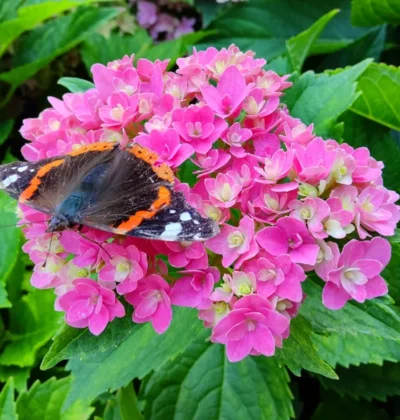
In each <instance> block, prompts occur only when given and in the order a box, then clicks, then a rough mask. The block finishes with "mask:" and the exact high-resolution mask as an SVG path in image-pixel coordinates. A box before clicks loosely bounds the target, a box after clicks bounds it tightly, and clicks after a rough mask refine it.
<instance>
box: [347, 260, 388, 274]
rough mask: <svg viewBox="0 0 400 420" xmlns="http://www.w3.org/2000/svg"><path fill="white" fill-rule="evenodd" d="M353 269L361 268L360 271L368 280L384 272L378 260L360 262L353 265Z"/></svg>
mask: <svg viewBox="0 0 400 420" xmlns="http://www.w3.org/2000/svg"><path fill="white" fill-rule="evenodd" d="M353 267H355V268H359V269H360V271H361V272H362V273H363V274H364V275H365V276H366V277H368V278H370V277H375V276H377V275H378V274H380V272H381V271H382V270H383V265H382V264H381V263H380V262H379V261H377V260H364V259H362V260H360V261H356V262H355V263H354V264H353Z"/></svg>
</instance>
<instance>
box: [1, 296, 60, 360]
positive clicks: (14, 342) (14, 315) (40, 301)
mask: <svg viewBox="0 0 400 420" xmlns="http://www.w3.org/2000/svg"><path fill="white" fill-rule="evenodd" d="M59 319H60V314H59V313H57V312H55V311H54V293H53V291H52V290H34V291H32V292H30V293H28V294H27V295H24V296H23V297H22V298H21V299H20V300H19V301H18V302H16V303H15V305H13V307H12V309H11V310H10V326H9V332H10V335H11V337H10V339H11V341H10V342H9V343H7V344H6V346H5V348H4V350H3V353H1V354H0V365H5V366H10V365H16V366H20V367H25V366H33V364H34V363H35V360H36V352H37V351H38V350H39V349H40V348H41V347H42V346H43V345H44V344H46V343H47V342H48V341H49V340H50V339H51V337H52V336H53V335H54V334H55V332H56V331H57V329H58V327H59V324H58V320H59Z"/></svg>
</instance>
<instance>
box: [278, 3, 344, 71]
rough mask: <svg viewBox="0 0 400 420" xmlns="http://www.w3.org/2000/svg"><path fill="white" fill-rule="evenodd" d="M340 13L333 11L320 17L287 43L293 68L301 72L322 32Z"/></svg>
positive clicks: (336, 10)
mask: <svg viewBox="0 0 400 420" xmlns="http://www.w3.org/2000/svg"><path fill="white" fill-rule="evenodd" d="M338 13H339V9H334V10H331V11H330V12H329V13H326V14H325V15H324V16H322V17H320V18H319V19H318V20H317V21H316V22H315V23H314V24H313V25H312V26H310V27H309V28H308V29H306V30H305V31H303V32H301V33H299V34H298V35H296V36H294V37H292V38H290V39H288V40H287V41H286V48H287V52H288V55H289V59H290V62H291V64H292V68H293V69H294V70H298V71H300V70H301V68H302V67H303V63H304V61H305V59H306V58H307V56H308V53H309V51H310V49H311V47H312V45H313V44H314V43H315V41H316V40H317V39H318V37H319V35H320V34H321V32H322V31H323V30H324V29H325V27H326V25H327V24H328V23H329V22H330V21H331V20H332V18H333V17H334V16H336V15H337V14H338Z"/></svg>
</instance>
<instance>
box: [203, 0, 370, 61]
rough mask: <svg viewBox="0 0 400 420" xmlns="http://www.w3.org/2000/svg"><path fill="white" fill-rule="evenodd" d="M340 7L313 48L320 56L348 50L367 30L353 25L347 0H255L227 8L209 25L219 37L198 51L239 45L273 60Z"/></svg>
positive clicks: (259, 55)
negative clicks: (299, 34) (294, 39)
mask: <svg viewBox="0 0 400 420" xmlns="http://www.w3.org/2000/svg"><path fill="white" fill-rule="evenodd" d="M336 8H339V9H341V13H340V15H339V16H337V17H336V18H335V19H334V20H333V21H332V22H331V23H330V24H329V25H328V26H327V27H326V28H325V30H324V32H323V33H322V36H321V37H320V39H319V40H318V41H317V42H316V43H315V45H314V46H313V48H312V53H315V54H321V53H327V52H332V51H336V50H338V49H340V48H343V47H345V46H346V45H348V44H349V43H351V42H352V41H354V40H355V39H357V38H359V37H360V36H362V35H363V34H364V33H365V32H366V31H365V30H364V29H360V28H354V27H352V26H351V24H350V3H349V2H348V1H347V0H328V1H324V2H321V1H319V0H309V1H307V6H306V7H305V5H304V3H303V2H299V1H297V0H282V1H279V2H276V1H273V0H252V1H251V2H248V3H242V4H236V5H231V7H226V8H224V9H223V10H222V11H221V13H220V16H219V17H217V19H215V20H214V21H213V22H212V24H211V25H210V26H209V28H210V29H216V30H217V31H218V34H217V35H215V36H212V37H210V38H207V41H206V42H202V44H201V45H200V46H199V48H203V47H207V46H214V47H216V48H221V47H228V46H229V45H230V44H232V43H234V44H236V45H237V46H238V47H239V48H240V49H241V50H242V51H246V50H248V49H250V50H253V51H255V52H256V54H257V56H258V58H261V57H262V58H266V59H268V60H269V59H272V58H274V57H277V56H280V55H282V54H284V53H285V52H286V46H285V43H286V40H287V39H289V38H291V37H293V36H295V35H297V34H298V33H300V32H302V31H305V30H306V29H307V28H309V27H310V26H311V25H313V24H314V22H315V21H316V20H317V19H319V18H320V17H321V16H322V15H324V14H326V13H328V12H330V11H331V10H332V9H336Z"/></svg>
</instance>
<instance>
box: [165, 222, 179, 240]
mask: <svg viewBox="0 0 400 420" xmlns="http://www.w3.org/2000/svg"><path fill="white" fill-rule="evenodd" d="M181 232H182V225H181V224H180V223H168V225H167V226H165V230H164V232H163V233H162V234H161V235H160V239H172V238H177V237H178V235H179V234H180V233H181Z"/></svg>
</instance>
